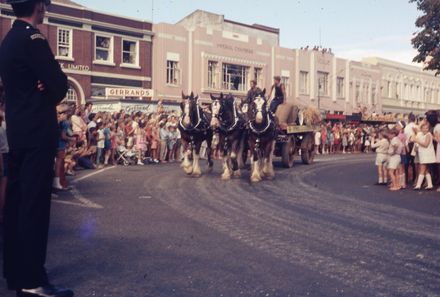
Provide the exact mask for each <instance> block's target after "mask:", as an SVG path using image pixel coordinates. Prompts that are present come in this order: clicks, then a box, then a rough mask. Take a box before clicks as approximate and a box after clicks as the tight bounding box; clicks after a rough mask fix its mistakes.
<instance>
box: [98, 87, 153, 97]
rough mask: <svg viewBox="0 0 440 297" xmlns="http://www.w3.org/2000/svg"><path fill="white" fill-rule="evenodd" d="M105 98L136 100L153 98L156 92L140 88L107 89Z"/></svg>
mask: <svg viewBox="0 0 440 297" xmlns="http://www.w3.org/2000/svg"><path fill="white" fill-rule="evenodd" d="M105 96H106V97H107V98H108V97H122V98H126V97H136V98H152V97H153V96H154V92H153V90H151V89H138V88H105Z"/></svg>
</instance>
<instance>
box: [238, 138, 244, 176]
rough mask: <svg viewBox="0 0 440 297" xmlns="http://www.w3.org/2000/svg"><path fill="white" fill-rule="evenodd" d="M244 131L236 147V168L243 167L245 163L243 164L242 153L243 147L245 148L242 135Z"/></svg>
mask: <svg viewBox="0 0 440 297" xmlns="http://www.w3.org/2000/svg"><path fill="white" fill-rule="evenodd" d="M244 134H245V133H243V135H242V136H241V137H240V141H239V145H238V149H237V151H238V152H237V164H238V168H239V170H240V169H243V168H244V167H245V165H246V164H244V160H243V153H244V149H245V146H246V145H245V143H246V139H245V136H244Z"/></svg>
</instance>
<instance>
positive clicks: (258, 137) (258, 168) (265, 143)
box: [247, 89, 277, 183]
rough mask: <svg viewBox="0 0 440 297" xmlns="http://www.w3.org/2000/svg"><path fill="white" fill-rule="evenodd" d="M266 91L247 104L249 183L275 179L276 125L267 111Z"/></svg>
mask: <svg viewBox="0 0 440 297" xmlns="http://www.w3.org/2000/svg"><path fill="white" fill-rule="evenodd" d="M265 95H266V89H264V90H263V91H262V92H260V93H257V94H256V95H255V96H254V98H252V100H251V101H250V103H249V109H248V112H247V113H248V121H249V122H248V123H249V130H248V144H249V148H250V151H251V182H253V183H257V182H260V181H261V180H262V179H263V178H267V179H269V180H271V179H273V178H274V177H275V172H274V169H273V153H274V148H275V142H276V137H277V123H276V120H275V117H274V116H273V115H272V114H271V113H270V111H269V109H268V106H267V104H268V102H267V99H266V97H265Z"/></svg>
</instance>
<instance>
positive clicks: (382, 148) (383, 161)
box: [371, 130, 390, 185]
mask: <svg viewBox="0 0 440 297" xmlns="http://www.w3.org/2000/svg"><path fill="white" fill-rule="evenodd" d="M371 147H372V148H374V149H376V166H377V176H378V182H377V184H376V185H387V184H388V172H387V165H388V149H389V147H390V142H389V141H388V139H387V138H386V137H385V131H383V130H381V131H379V134H378V138H377V139H373V144H372V145H371Z"/></svg>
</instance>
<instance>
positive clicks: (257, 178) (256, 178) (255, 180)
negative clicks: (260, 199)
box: [251, 174, 261, 184]
mask: <svg viewBox="0 0 440 297" xmlns="http://www.w3.org/2000/svg"><path fill="white" fill-rule="evenodd" d="M260 181H261V176H259V175H255V174H254V175H252V176H251V183H254V184H256V183H259V182H260Z"/></svg>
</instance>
